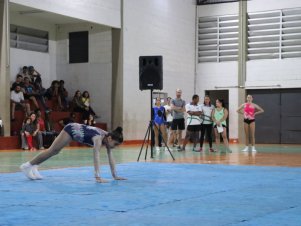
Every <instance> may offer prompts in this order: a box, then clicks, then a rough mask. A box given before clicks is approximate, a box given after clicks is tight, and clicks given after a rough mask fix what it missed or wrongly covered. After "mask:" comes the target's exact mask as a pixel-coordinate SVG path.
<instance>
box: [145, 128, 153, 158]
mask: <svg viewBox="0 0 301 226" xmlns="http://www.w3.org/2000/svg"><path fill="white" fill-rule="evenodd" d="M151 132H152V127H151V124H149V126H148V135H147V144H146V150H145V157H144V160H145V161H146V157H147V151H148V145H149V137H150V134H151ZM150 145H152V144H150ZM151 151H152V150H151ZM151 154H152V153H151Z"/></svg>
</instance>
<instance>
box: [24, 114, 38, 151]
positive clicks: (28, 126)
mask: <svg viewBox="0 0 301 226" xmlns="http://www.w3.org/2000/svg"><path fill="white" fill-rule="evenodd" d="M33 132H34V128H33V125H32V121H31V118H30V117H26V118H25V120H24V122H23V126H22V130H21V135H22V137H24V139H25V140H26V143H27V144H28V148H29V150H30V151H36V150H35V148H34V147H33V144H32V134H33ZM28 148H26V149H28Z"/></svg>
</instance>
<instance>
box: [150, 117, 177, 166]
mask: <svg viewBox="0 0 301 226" xmlns="http://www.w3.org/2000/svg"><path fill="white" fill-rule="evenodd" d="M154 125H155V126H156V128H157V129H158V131H159V135H160V136H161V137H162V140H163V142H164V144H165V147H167V150H168V151H169V154H170V156H171V157H172V159H173V160H176V159H175V158H174V157H173V155H172V153H171V151H170V149H169V147H168V145H167V143H166V141H165V139H164V137H163V136H162V133H161V130H160V128H158V126H157V125H156V124H155V123H154Z"/></svg>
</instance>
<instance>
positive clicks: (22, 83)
mask: <svg viewBox="0 0 301 226" xmlns="http://www.w3.org/2000/svg"><path fill="white" fill-rule="evenodd" d="M17 85H19V86H20V87H21V91H22V92H23V94H24V92H25V90H24V82H23V77H22V75H17V77H16V81H15V82H14V83H13V84H12V86H11V89H10V90H14V89H15V87H16V86H17Z"/></svg>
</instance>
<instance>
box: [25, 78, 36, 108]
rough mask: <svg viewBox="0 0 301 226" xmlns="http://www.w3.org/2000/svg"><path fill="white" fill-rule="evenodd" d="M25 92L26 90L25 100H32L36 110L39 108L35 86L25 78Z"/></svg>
mask: <svg viewBox="0 0 301 226" xmlns="http://www.w3.org/2000/svg"><path fill="white" fill-rule="evenodd" d="M24 90H25V93H24V98H25V100H31V101H32V103H33V104H34V106H35V108H36V109H37V108H39V104H38V102H37V99H36V95H37V93H36V91H35V88H34V86H33V85H32V84H31V83H30V82H29V79H28V78H24Z"/></svg>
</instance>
